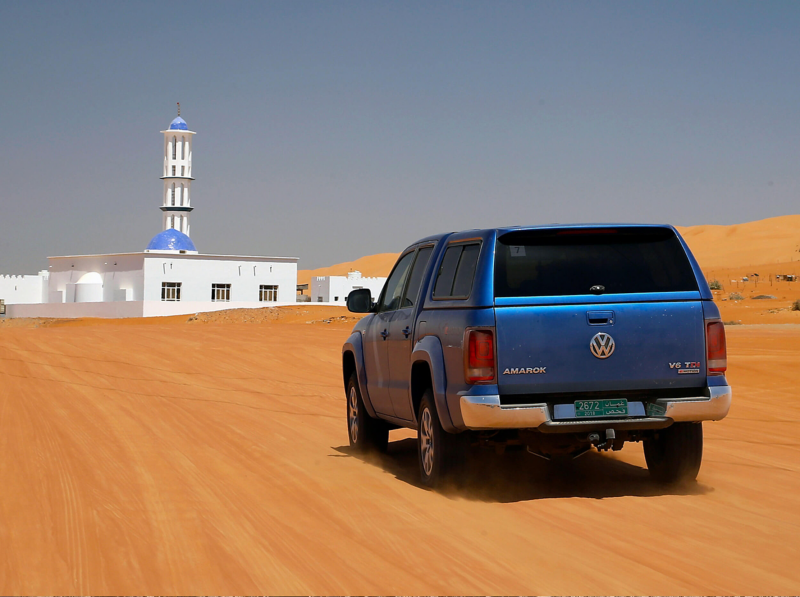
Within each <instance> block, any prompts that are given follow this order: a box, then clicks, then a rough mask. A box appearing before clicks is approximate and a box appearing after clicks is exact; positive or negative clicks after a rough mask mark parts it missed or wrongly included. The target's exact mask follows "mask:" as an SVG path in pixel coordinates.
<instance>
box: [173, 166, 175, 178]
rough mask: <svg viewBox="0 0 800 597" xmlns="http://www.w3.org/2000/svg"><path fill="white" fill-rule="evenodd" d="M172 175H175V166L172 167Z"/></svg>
mask: <svg viewBox="0 0 800 597" xmlns="http://www.w3.org/2000/svg"><path fill="white" fill-rule="evenodd" d="M172 176H175V166H173V167H172Z"/></svg>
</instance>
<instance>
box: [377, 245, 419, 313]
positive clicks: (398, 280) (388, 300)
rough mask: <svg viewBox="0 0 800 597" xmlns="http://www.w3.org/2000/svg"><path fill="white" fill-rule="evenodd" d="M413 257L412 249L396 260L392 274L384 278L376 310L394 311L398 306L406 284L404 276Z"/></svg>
mask: <svg viewBox="0 0 800 597" xmlns="http://www.w3.org/2000/svg"><path fill="white" fill-rule="evenodd" d="M413 259H414V251H411V252H409V253H406V254H405V255H403V256H402V257H401V258H400V261H398V262H397V265H396V266H395V268H394V271H393V272H392V275H391V276H389V279H388V280H386V286H385V287H384V288H383V297H382V298H381V303H380V305H378V311H394V310H395V309H398V308H400V295H401V294H403V287H404V286H405V284H406V277H407V274H408V270H409V268H410V267H411V261H412V260H413Z"/></svg>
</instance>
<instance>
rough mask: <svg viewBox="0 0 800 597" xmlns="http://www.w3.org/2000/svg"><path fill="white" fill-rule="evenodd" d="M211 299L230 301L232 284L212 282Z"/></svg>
mask: <svg viewBox="0 0 800 597" xmlns="http://www.w3.org/2000/svg"><path fill="white" fill-rule="evenodd" d="M211 300H212V301H214V302H226V303H227V302H229V301H230V300H231V285H230V284H212V285H211Z"/></svg>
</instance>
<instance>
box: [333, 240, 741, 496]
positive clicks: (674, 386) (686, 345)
mask: <svg viewBox="0 0 800 597" xmlns="http://www.w3.org/2000/svg"><path fill="white" fill-rule="evenodd" d="M348 308H350V309H351V311H354V312H361V313H367V315H366V316H365V317H364V318H363V319H362V320H361V321H359V322H358V324H357V325H356V326H355V328H354V330H353V333H352V335H351V336H350V337H349V338H348V340H347V341H346V342H345V345H344V347H343V377H344V384H345V390H346V393H347V403H348V406H347V413H348V414H347V416H348V434H349V437H350V442H351V444H352V445H353V446H354V447H355V448H357V449H379V450H380V449H385V447H386V445H387V441H388V431H389V429H391V428H392V427H398V426H402V427H408V428H412V429H417V431H418V449H419V450H418V451H419V458H420V472H421V477H422V480H423V483H425V484H428V485H435V484H437V483H438V482H440V481H441V479H443V478H445V477H446V476H447V474H448V472H449V471H451V470H452V469H453V468H454V466H453V465H454V464H456V463H459V462H461V461H463V460H464V458H465V454H466V453H467V451H466V450H465V449H464V447H465V446H467V445H494V446H497V445H498V444H500V445H502V446H503V447H505V446H521V447H524V448H525V449H527V450H528V451H529V452H531V453H533V454H536V455H538V456H541V457H543V458H547V459H551V460H563V459H569V458H577V457H579V456H580V455H582V454H584V453H586V452H587V451H588V450H590V449H593V448H594V449H599V450H619V449H621V448H622V447H623V445H624V444H625V443H626V442H631V441H634V442H638V441H642V442H643V443H644V448H645V456H646V459H647V463H648V468H649V469H650V471H651V473H652V475H653V476H654V478H656V479H657V480H659V481H663V482H682V481H688V480H693V479H694V478H696V476H697V473H698V471H699V468H700V462H701V459H702V421H706V420H719V419H722V418H723V417H725V415H726V414H727V412H728V409H729V407H730V401H731V390H730V387H729V386H728V383H727V381H726V379H725V371H726V368H727V357H726V349H725V332H724V326H723V324H722V322H721V321H720V319H719V311H718V309H717V308H716V306H715V305H714V303H713V301H712V295H711V292H710V290H709V288H708V285H707V283H706V281H705V279H704V277H703V275H702V272H701V270H700V268H699V266H698V265H697V262H696V261H695V259H694V257H693V256H692V254H691V251H690V250H689V248H688V247H687V245H686V243H685V242H684V241H683V239H682V238H681V237H680V234H679V233H678V232H677V231H676V230H675V229H674V228H673V227H671V226H661V225H649V226H643V225H606V224H603V225H573V226H555V225H554V226H537V227H513V228H499V229H487V230H470V231H465V232H459V233H448V234H441V235H436V236H432V237H428V238H425V239H422V240H420V241H418V242H416V243H414V244H412V245H411V246H409V247H408V248H407V249H406V250H405V251H403V253H401V255H400V257H399V259H398V261H397V263H396V264H395V266H394V268H393V270H392V272H391V274H390V275H389V278H388V279H387V282H386V284H385V286H384V288H383V290H382V292H381V294H380V295H379V296H378V297H377V298H373V297H372V296H370V295H369V291H362V290H357V291H354V292H353V293H351V294H350V296H349V297H348Z"/></svg>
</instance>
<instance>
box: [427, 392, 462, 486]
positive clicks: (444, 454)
mask: <svg viewBox="0 0 800 597" xmlns="http://www.w3.org/2000/svg"><path fill="white" fill-rule="evenodd" d="M417 421H418V422H419V427H418V429H417V456H418V458H419V474H420V479H421V480H422V484H423V485H425V486H426V487H439V486H441V484H442V482H443V481H445V480H446V479H448V478H449V477H451V476H452V474H453V473H454V472H457V471H459V470H460V469H461V467H462V465H463V464H464V459H465V456H466V454H465V449H464V448H465V441H464V439H465V438H466V436H465V435H464V434H458V435H456V434H452V433H447V432H446V431H445V430H444V429H442V424H441V423H440V422H439V415H438V413H437V412H436V406H435V405H434V400H433V392H432V391H431V390H430V389H428V390H426V391H425V393H424V394H423V395H422V400H421V401H420V405H419V413H418V416H417Z"/></svg>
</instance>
